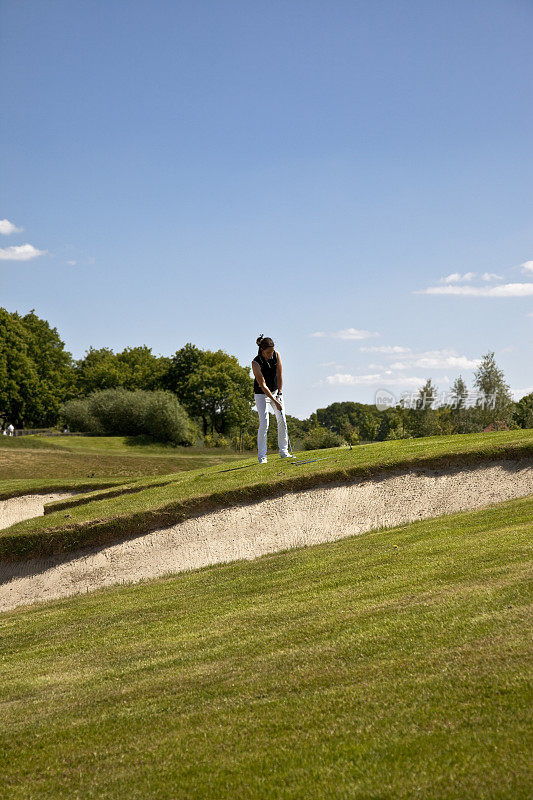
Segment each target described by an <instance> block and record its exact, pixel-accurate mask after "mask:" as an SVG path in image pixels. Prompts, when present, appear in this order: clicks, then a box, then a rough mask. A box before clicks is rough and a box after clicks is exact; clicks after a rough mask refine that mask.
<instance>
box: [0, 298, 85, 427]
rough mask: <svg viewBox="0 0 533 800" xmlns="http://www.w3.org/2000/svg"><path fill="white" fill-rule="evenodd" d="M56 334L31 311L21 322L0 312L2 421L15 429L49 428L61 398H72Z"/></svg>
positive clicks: (67, 362) (69, 369) (70, 375)
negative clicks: (9, 423)
mask: <svg viewBox="0 0 533 800" xmlns="http://www.w3.org/2000/svg"><path fill="white" fill-rule="evenodd" d="M64 347H65V345H64V343H63V342H62V341H61V339H60V337H59V334H58V332H57V330H56V328H51V327H50V325H49V324H48V322H46V320H43V319H40V318H39V317H38V316H37V315H36V314H35V312H34V309H32V310H31V311H29V312H28V314H26V315H25V316H23V317H21V316H20V315H19V314H18V313H17V312H14V313H13V314H10V313H9V312H8V311H7V310H6V309H5V308H0V416H1V417H2V418H3V419H4V420H6V421H7V420H9V421H10V422H12V423H13V425H14V426H15V427H17V428H18V427H24V426H26V427H49V426H51V425H55V424H56V423H57V420H58V418H59V413H60V406H61V403H62V401H63V400H64V399H65V397H68V396H73V395H74V394H75V390H74V371H73V361H72V356H71V354H70V353H68V352H66V351H65V349H64Z"/></svg>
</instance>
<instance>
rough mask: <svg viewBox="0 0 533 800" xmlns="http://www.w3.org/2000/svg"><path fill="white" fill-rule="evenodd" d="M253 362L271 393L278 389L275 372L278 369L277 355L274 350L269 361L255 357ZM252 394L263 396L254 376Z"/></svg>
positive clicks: (261, 357)
mask: <svg viewBox="0 0 533 800" xmlns="http://www.w3.org/2000/svg"><path fill="white" fill-rule="evenodd" d="M254 361H255V363H256V364H259V367H260V369H261V372H262V373H263V377H264V379H265V383H266V385H267V386H268V388H269V389H270V391H271V392H274V391H275V390H276V389H277V388H278V381H277V376H276V370H277V367H278V354H277V353H276V351H275V350H274V352H273V354H272V358H271V359H269V360H268V361H267V359H266V358H263V356H256V357H255V358H254ZM254 394H264V391H263V390H262V389H261V387H260V386H259V384H258V383H257V380H256V378H255V376H254Z"/></svg>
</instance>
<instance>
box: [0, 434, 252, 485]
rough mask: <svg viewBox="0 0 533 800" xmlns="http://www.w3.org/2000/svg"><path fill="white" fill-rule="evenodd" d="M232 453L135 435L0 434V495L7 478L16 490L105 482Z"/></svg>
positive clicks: (211, 460) (168, 470)
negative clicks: (182, 445) (167, 443)
mask: <svg viewBox="0 0 533 800" xmlns="http://www.w3.org/2000/svg"><path fill="white" fill-rule="evenodd" d="M238 458H240V456H239V455H238V454H236V453H235V452H234V451H233V452H232V451H222V450H218V449H213V450H205V449H199V448H191V447H173V446H171V445H163V444H157V443H154V442H153V441H151V440H150V439H149V438H147V437H144V438H143V437H140V436H137V437H129V436H64V437H61V436H40V435H38V434H35V435H32V436H20V437H19V436H14V437H10V436H0V481H2V489H1V490H0V491H1V492H2V494H0V497H1V496H5V494H4V492H5V487H4V486H3V484H4V481H8V480H9V482H10V484H11V486H12V487H14V486H17V488H19V489H20V490H21V492H22V491H23V490H24V488H25V487H27V488H34V487H35V486H38V485H40V486H43V487H44V488H47V487H48V486H53V487H54V488H55V487H56V486H57V485H58V481H61V480H63V481H65V482H66V485H71V484H72V481H74V480H75V479H78V480H79V481H80V483H81V484H82V485H83V486H90V485H109V484H110V483H117V482H119V481H122V482H123V481H125V480H128V479H132V478H140V477H146V476H157V475H165V474H168V473H171V472H181V471H183V470H188V469H197V468H198V467H201V466H203V465H206V466H209V465H213V464H220V463H225V462H226V461H234V460H235V459H238ZM15 480H18V482H19V483H18V484H14V483H13V481H15ZM69 482H70V483H69Z"/></svg>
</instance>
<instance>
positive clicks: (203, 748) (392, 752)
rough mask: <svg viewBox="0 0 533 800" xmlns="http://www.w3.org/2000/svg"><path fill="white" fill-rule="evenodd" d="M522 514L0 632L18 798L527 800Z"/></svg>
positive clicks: (498, 513) (294, 560)
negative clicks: (477, 799) (461, 798)
mask: <svg viewBox="0 0 533 800" xmlns="http://www.w3.org/2000/svg"><path fill="white" fill-rule="evenodd" d="M532 520H533V497H531V498H528V499H520V500H512V501H508V502H506V503H503V504H501V505H499V506H495V507H491V508H489V509H483V510H481V511H476V512H470V513H461V514H454V515H450V516H446V517H442V518H438V519H433V520H424V521H421V522H418V523H414V524H411V525H408V526H402V527H399V528H395V529H389V530H386V531H380V532H370V533H366V534H363V535H360V536H357V537H352V538H349V539H342V540H339V541H337V542H333V543H329V544H321V545H315V546H313V547H309V548H304V549H299V550H290V551H287V552H284V553H276V554H271V555H268V556H263V557H261V558H259V559H257V560H255V561H253V562H248V561H245V562H238V563H232V564H221V565H216V566H212V567H206V568H204V569H201V570H198V571H195V572H191V573H185V574H182V575H179V576H177V577H168V578H164V579H159V580H155V581H150V582H147V583H145V584H139V585H129V586H125V587H122V588H118V587H111V588H107V589H103V590H99V591H97V592H95V593H93V594H91V595H87V596H79V597H75V598H68V599H63V600H57V601H51V602H48V603H45V604H39V605H36V606H33V607H30V608H26V609H18V610H15V611H11V612H8V613H6V614H4V615H2V617H0V625H1V634H2V636H1V640H2V647H3V675H4V680H3V682H2V688H1V690H0V691H1V693H2V695H1V696H2V717H3V721H4V724H3V732H2V751H3V755H4V768H3V781H4V787H5V789H6V790H7V791H8V793H9V796H10V797H12V798H14V799H18V798H20V799H21V800H22V798H24V800H26V799H27V798H32V799H33V798H35V799H36V800H37V798H48V797H54V798H56V797H57V798H71V797H77V798H81V799H82V800H83V799H84V798H92V797H99V798H106V799H107V800H114V799H115V798H117V800H118V799H119V798H120V800H122V798H124V797H131V798H139V799H140V798H143V799H144V798H146V797H151V798H168V799H169V800H170V798H177V797H187V798H191V800H194V798H202V800H203V799H204V798H206V797H216V798H219V799H220V800H225V798H232V800H233V798H235V797H246V798H270V797H272V798H276V800H278V798H279V800H285V799H287V800H288V799H289V798H291V800H292V798H306V799H307V798H309V800H313V799H314V798H332V797H338V798H341V797H342V798H347V797H350V798H351V797H353V798H381V799H382V800H385V799H387V800H388V798H390V799H391V800H392V799H394V800H398V799H399V798H400V799H401V798H405V800H407V798H409V800H411V798H414V797H420V798H432V800H440V799H441V798H450V800H451V798H454V799H455V798H458V797H470V798H474V797H475V798H479V799H481V798H491V800H492V798H509V800H511V798H512V800H521V798H524V799H525V798H529V797H530V796H531V790H532V788H533V786H532V775H531V768H530V762H529V756H528V753H529V749H528V744H527V743H528V730H530V723H531V719H530V708H531V703H530V699H531V698H530V683H529V681H528V679H529V677H530V674H529V666H528V665H529V664H530V663H531V662H530V659H531V644H530V623H531V534H532V532H533V522H532Z"/></svg>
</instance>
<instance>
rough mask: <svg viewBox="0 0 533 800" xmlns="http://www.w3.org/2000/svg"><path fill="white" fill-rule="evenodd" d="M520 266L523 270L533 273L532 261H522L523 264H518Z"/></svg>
mask: <svg viewBox="0 0 533 800" xmlns="http://www.w3.org/2000/svg"><path fill="white" fill-rule="evenodd" d="M520 266H521V267H522V270H523V272H526V273H533V261H524V263H523V264H520Z"/></svg>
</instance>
